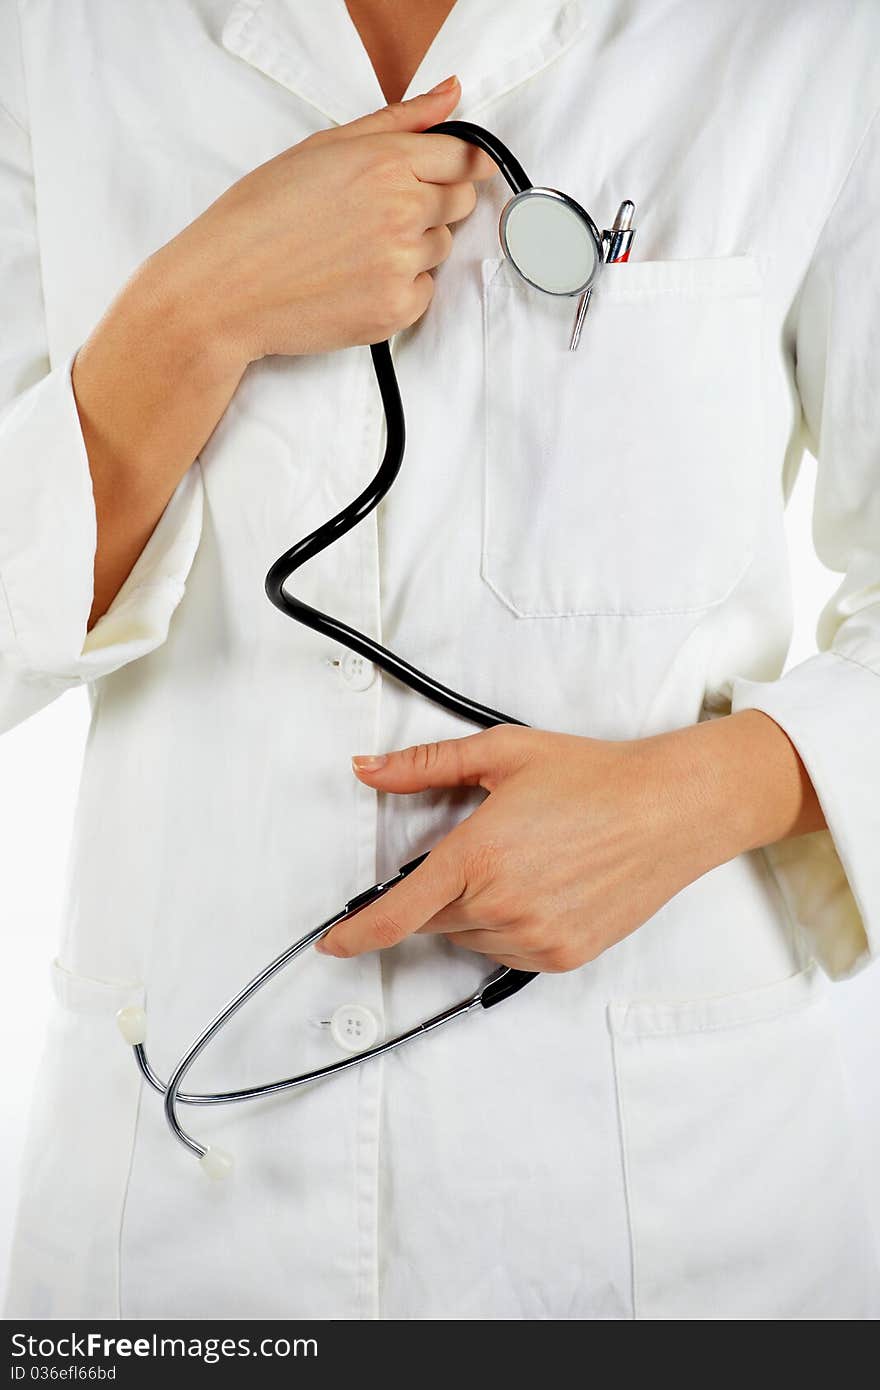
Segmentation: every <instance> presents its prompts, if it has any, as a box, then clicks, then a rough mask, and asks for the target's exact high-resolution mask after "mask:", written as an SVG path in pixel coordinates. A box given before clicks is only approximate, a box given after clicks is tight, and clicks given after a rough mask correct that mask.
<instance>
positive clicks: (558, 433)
mask: <svg viewBox="0 0 880 1390" xmlns="http://www.w3.org/2000/svg"><path fill="white" fill-rule="evenodd" d="M575 302H576V301H575V300H572V299H558V298H553V297H551V296H548V295H543V294H541V293H540V292H538V291H536V290H533V289H532V288H531V287H529V286H528V285H526V284H524V283H523V282H521V281H520V280H519V278H518V277H517V276H516V275H515V274H514V272H513V271H512V270H511V268H510V267H509V266H508V265H507V263H506V262H504V261H498V260H493V261H484V262H483V310H484V343H485V369H486V420H485V426H486V429H485V460H484V465H485V478H484V484H485V486H484V516H483V543H482V560H481V567H482V576H483V579H484V580H485V582H486V583H487V584H488V585H489V586H490V587H491V588H492V589H493V590H494V591H495V593H496V594H497V596H498V597H499V598H500V599H501V600H502V601H503V602H504V603H505V604H506V605H507V606H508V607H509V608H510V609H512V610H513V612H514V613H516V614H517V615H519V616H520V617H532V618H542V617H571V616H578V615H585V616H586V615H590V614H611V615H619V616H640V615H648V614H659V613H680V612H686V611H689V610H696V611H699V610H702V609H705V608H708V607H711V606H712V605H714V604H716V603H719V602H720V601H721V600H723V599H724V598H725V596H726V595H727V594H728V593H729V592H730V591H731V590H732V589H733V588H734V587H735V585H736V583H737V581H738V579H739V578H740V576H741V575H742V574H743V572H744V570H745V569H746V567H747V565H748V563H749V560H750V558H751V548H752V543H753V536H754V533H755V530H756V525H757V519H758V514H759V511H760V504H759V497H758V483H759V476H760V454H761V429H762V424H761V368H760V356H761V303H762V301H761V294H760V276H759V273H758V267H757V264H756V262H755V261H754V259H753V258H752V257H750V256H735V257H730V258H722V259H718V260H691V261H651V262H637V261H633V262H632V263H630V264H626V265H620V266H613V267H608V268H607V269H606V270H605V272H604V273H603V274H602V277H601V281H600V283H599V285H598V287H597V290H596V292H595V295H594V298H593V303H592V305H591V307H590V312H589V314H588V316H587V320H586V322H585V324H584V331H583V336H582V339H581V345H580V348H579V350H578V351H577V352H570V351H569V350H568V339H569V333H570V329H571V324H572V320H573V316H574V307H575Z"/></svg>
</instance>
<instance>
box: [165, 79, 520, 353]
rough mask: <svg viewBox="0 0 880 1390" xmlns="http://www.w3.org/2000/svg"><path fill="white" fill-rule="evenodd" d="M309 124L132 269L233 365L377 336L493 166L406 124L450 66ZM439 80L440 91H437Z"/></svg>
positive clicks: (402, 322)
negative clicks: (402, 93)
mask: <svg viewBox="0 0 880 1390" xmlns="http://www.w3.org/2000/svg"><path fill="white" fill-rule="evenodd" d="M447 83H451V85H447V84H440V87H438V88H435V89H434V90H433V91H431V92H427V93H425V94H424V95H422V96H417V97H413V98H412V99H411V100H409V101H405V102H399V103H395V104H394V105H391V106H386V107H383V108H382V109H381V110H379V111H375V112H373V113H372V114H371V115H368V116H363V117H361V118H360V119H359V120H356V121H351V122H350V123H349V124H347V125H343V126H338V127H335V128H331V129H329V130H322V131H319V132H318V133H317V134H315V135H310V136H309V137H308V138H307V139H305V140H302V141H300V143H299V144H298V145H293V146H292V147H291V148H290V149H287V150H284V151H282V153H281V154H279V155H276V156H275V157H274V158H273V159H270V160H268V161H267V162H266V163H265V164H261V165H260V166H259V167H258V168H256V169H254V170H253V171H252V172H251V173H249V174H246V175H245V177H244V178H242V179H239V181H238V182H237V183H235V184H233V185H232V186H231V187H230V188H229V189H227V191H226V192H225V193H223V194H222V195H221V197H219V198H218V199H217V200H216V202H214V203H212V204H211V206H210V207H209V208H207V209H206V210H205V212H203V213H202V214H201V215H200V216H199V217H197V218H196V220H195V221H194V222H192V223H190V224H189V225H188V226H187V227H186V228H184V230H183V231H182V232H181V233H180V234H179V235H178V236H176V237H174V238H173V240H172V241H170V242H168V243H167V244H166V245H165V246H163V247H162V248H161V249H160V250H159V251H158V252H156V253H154V255H153V256H151V257H150V260H149V262H147V263H146V265H145V267H144V270H145V272H147V273H149V274H150V275H151V277H152V279H153V282H154V283H156V282H157V277H158V282H160V283H161V284H162V286H163V296H165V297H167V295H168V294H169V292H172V293H173V294H174V297H175V300H176V301H177V302H178V303H180V306H181V308H182V309H183V310H184V312H186V309H187V308H188V307H189V306H199V307H198V308H196V310H195V312H196V313H197V315H198V317H199V320H200V323H202V324H203V331H204V332H205V333H207V334H210V335H211V336H212V337H213V338H214V340H215V346H216V345H217V344H218V340H219V343H221V344H222V345H223V347H224V348H225V349H227V350H228V351H229V352H230V353H231V355H232V357H233V358H234V359H235V360H237V361H240V362H241V363H242V364H243V365H244V364H246V363H247V362H250V361H254V360H256V359H257V358H259V357H264V356H266V355H267V354H270V353H280V354H285V355H297V354H301V353H313V352H325V351H328V350H331V349H334V348H342V347H350V346H352V345H354V344H365V343H374V342H378V341H379V340H381V339H383V338H388V337H390V336H391V334H393V333H396V332H398V331H399V330H400V329H402V328H406V327H408V326H409V325H410V324H411V323H414V322H415V320H416V319H418V318H420V317H421V315H422V314H423V313H424V312H425V310H426V308H427V307H428V304H429V303H430V300H431V296H432V293H433V278H432V276H431V273H430V272H431V270H432V269H434V267H435V266H438V265H440V263H441V262H442V261H444V260H445V259H446V257H447V256H448V255H449V251H450V248H451V242H452V233H451V232H450V230H449V226H450V224H451V223H454V222H458V221H460V220H461V219H462V218H464V217H466V216H467V215H468V213H469V212H471V210H472V209H473V207H474V204H475V202H476V196H477V195H476V190H475V187H474V185H475V182H476V181H478V180H481V179H488V178H491V177H492V175H493V174H495V173H496V172H497V169H496V166H495V164H494V162H493V161H492V160H491V159H490V158H489V156H488V155H486V154H484V153H483V152H482V151H481V150H478V149H476V148H475V147H474V146H472V145H469V144H466V143H465V142H464V141H461V140H456V139H454V138H451V137H450V136H448V135H423V134H419V133H418V132H420V131H423V130H425V129H426V128H427V127H428V126H431V125H435V124H437V123H438V122H439V121H442V120H445V119H446V118H447V117H448V116H449V114H450V112H451V111H452V110H453V109H454V108H455V106H456V104H457V102H458V99H459V96H460V88H459V84H458V81H457V79H447ZM444 86H445V87H446V90H443V88H444Z"/></svg>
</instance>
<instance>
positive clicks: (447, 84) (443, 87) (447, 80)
mask: <svg viewBox="0 0 880 1390" xmlns="http://www.w3.org/2000/svg"><path fill="white" fill-rule="evenodd" d="M457 82H458V78H457V77H455V76H454V75H453V76H452V77H444V79H443V81H442V82H438V83H437V86H436V87H432V88H431V90H430V91H429V92H428V93H427V94H426V95H427V96H429V97H432V96H435V95H436V94H437V93H438V92H451V91H452V89H453V87H454V86H455V84H456V83H457Z"/></svg>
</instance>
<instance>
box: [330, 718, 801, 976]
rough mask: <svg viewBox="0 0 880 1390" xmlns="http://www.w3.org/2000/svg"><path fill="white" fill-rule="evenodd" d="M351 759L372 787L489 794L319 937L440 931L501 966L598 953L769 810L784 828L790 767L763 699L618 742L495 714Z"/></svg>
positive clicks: (380, 938)
mask: <svg viewBox="0 0 880 1390" xmlns="http://www.w3.org/2000/svg"><path fill="white" fill-rule="evenodd" d="M756 721H757V722H756ZM725 726H726V727H725ZM783 745H785V747H783ZM756 758H757V767H758V768H760V767H761V766H763V767H765V768H769V775H770V776H771V778H772V777H773V775H774V763H775V768H776V770H777V771H778V773H779V777H777V780H776V783H775V785H777V786H778V787H779V792H780V797H779V798H778V799H777V801H776V802H775V803H774V802H773V798H770V802H771V804H770V806H769V807H768V806H767V805H766V802H767V798H766V796H765V795H764V791H765V790H766V789H764V788H762V787H761V786H760V784H759V774H758V773H757V771H756ZM354 768H355V772H356V774H357V776H358V777H359V778H360V780H361V781H362V782H364V783H365V784H366V785H368V786H371V787H374V788H375V789H376V790H377V791H383V792H403V793H406V792H417V791H424V790H425V789H426V788H428V787H455V786H481V787H484V788H485V789H486V790H487V792H488V793H489V795H488V796H487V797H486V799H485V800H484V801H483V802H482V803H481V804H480V805H479V806H478V807H477V809H476V811H474V812H473V813H472V814H471V815H469V816H468V817H467V818H466V819H465V820H463V821H462V822H461V823H460V824H459V825H457V826H456V827H455V829H454V830H452V831H451V832H450V833H449V834H448V835H447V836H446V837H445V838H444V839H443V840H441V841H440V843H439V844H438V845H437V846H436V847H435V848H434V849H433V850H432V851H431V853H430V854H429V856H428V858H427V859H426V860H425V861H424V863H423V864H421V865H420V866H419V868H417V869H415V870H414V871H413V872H412V873H411V874H410V875H409V876H408V877H407V878H406V879H405V880H404V881H403V882H402V883H400V884H398V885H397V886H396V887H395V888H393V889H391V891H390V892H389V893H387V894H386V895H385V896H384V897H383V898H381V899H379V900H378V901H377V902H376V903H374V904H372V905H371V906H370V907H368V908H365V909H363V910H362V911H361V912H359V913H358V914H356V915H355V916H354V917H352V918H350V919H349V920H348V921H346V922H342V923H340V924H339V926H337V927H334V929H333V930H332V931H331V932H329V933H328V935H327V936H326V937H325V938H324V939H323V941H322V942H321V943H320V944H319V947H318V949H319V950H322V951H324V952H325V953H327V954H329V955H334V956H354V955H359V954H360V953H361V952H363V951H373V950H376V949H378V948H383V947H387V946H393V945H396V944H397V943H398V942H400V941H402V940H403V939H404V938H405V937H407V936H410V935H411V934H412V933H413V932H417V931H422V932H445V933H446V934H447V935H448V936H449V938H450V940H451V941H453V942H455V943H456V945H459V946H464V947H466V948H467V949H468V950H471V951H479V952H481V953H483V954H484V955H487V956H490V957H491V958H492V959H493V960H495V961H498V962H499V963H500V964H502V965H510V966H513V967H515V968H516V969H518V970H539V971H561V970H573V969H575V968H576V967H578V966H580V965H583V964H584V963H585V962H586V961H589V960H592V959H593V958H594V957H595V956H597V955H599V954H600V953H601V952H602V951H604V950H605V949H606V948H607V947H608V946H612V945H613V944H614V943H615V942H617V941H620V940H621V939H622V938H623V937H625V936H628V935H629V934H630V932H632V931H635V929H636V928H637V927H639V926H641V925H642V923H643V922H646V921H647V920H648V918H649V917H651V916H653V914H654V913H655V912H657V911H658V909H659V908H661V907H662V906H663V904H664V903H666V902H668V901H669V899H670V898H671V897H673V896H674V894H675V893H677V892H678V891H679V890H680V889H682V888H684V887H685V886H686V885H687V884H689V883H692V882H693V881H694V879H696V878H699V877H700V875H701V874H704V873H705V872H706V871H707V870H709V869H711V868H713V867H714V866H715V865H717V864H721V863H724V862H725V861H726V860H727V859H730V858H732V857H733V856H734V855H736V854H738V853H739V852H740V851H741V850H743V849H746V848H751V847H753V845H755V844H758V843H764V842H766V841H764V840H762V839H761V834H762V833H772V831H771V830H770V826H769V813H770V812H771V811H772V812H773V813H774V814H776V815H777V816H778V817H781V820H780V829H779V833H780V835H781V834H783V833H785V830H784V825H783V824H782V822H783V821H784V815H785V811H784V808H783V806H782V801H781V797H782V795H783V794H784V793H785V792H786V791H787V790H788V791H789V793H790V796H791V795H793V794H794V792H795V780H799V779H797V756H796V754H795V753H794V749H793V748H792V746H791V744H790V743H789V741H788V738H787V736H786V735H785V734H784V733H783V731H782V730H781V729H780V728H779V726H778V725H777V724H775V723H774V721H773V720H772V719H770V718H769V716H767V715H765V714H763V713H762V712H760V711H757V710H743V711H740V712H739V713H737V714H735V715H729V716H727V717H725V718H722V719H716V720H709V721H704V722H703V723H700V724H696V725H693V726H690V727H687V728H684V729H677V730H675V731H673V732H671V733H664V734H655V735H652V736H651V737H649V738H643V739H634V740H623V741H618V742H609V741H605V740H602V739H595V738H582V737H577V736H572V735H568V734H555V733H543V732H540V731H539V730H535V729H526V728H520V727H518V726H515V725H504V726H500V727H498V728H494V729H489V730H487V731H486V732H484V733H478V734H473V735H471V736H470V737H466V738H457V739H449V740H447V741H445V742H442V743H429V744H422V745H420V746H418V747H415V748H406V749H404V750H402V751H400V752H395V753H389V754H387V755H384V758H383V756H382V755H380V756H379V757H378V758H358V759H356V760H355V762H354ZM786 771H787V773H788V783H786V780H785V777H784V776H783V773H784V772H786ZM780 779H781V780H780ZM762 797H763V801H764V803H765V806H764V811H763V812H762V813H760V814H759V813H758V807H757V803H758V801H759V799H760V798H762ZM762 816H763V820H764V824H763V825H762Z"/></svg>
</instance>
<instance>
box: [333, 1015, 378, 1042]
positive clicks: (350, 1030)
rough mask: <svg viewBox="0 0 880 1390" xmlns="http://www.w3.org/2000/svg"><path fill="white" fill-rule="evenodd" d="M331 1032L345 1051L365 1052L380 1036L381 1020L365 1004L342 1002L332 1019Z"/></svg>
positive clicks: (335, 1040)
mask: <svg viewBox="0 0 880 1390" xmlns="http://www.w3.org/2000/svg"><path fill="white" fill-rule="evenodd" d="M330 1032H331V1034H332V1035H333V1041H334V1042H335V1043H336V1045H337V1046H338V1047H341V1048H342V1050H343V1051H344V1052H365V1051H366V1049H367V1048H368V1047H372V1046H373V1043H374V1042H375V1041H376V1039H377V1038H378V1036H379V1020H378V1019H377V1017H376V1015H375V1014H374V1013H373V1012H372V1010H371V1009H366V1008H364V1006H363V1004H341V1005H340V1006H339V1008H338V1009H337V1010H336V1012H335V1013H334V1015H333V1017H332V1018H331V1020H330Z"/></svg>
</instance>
